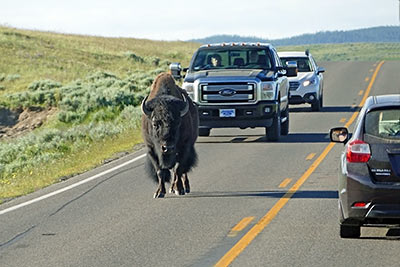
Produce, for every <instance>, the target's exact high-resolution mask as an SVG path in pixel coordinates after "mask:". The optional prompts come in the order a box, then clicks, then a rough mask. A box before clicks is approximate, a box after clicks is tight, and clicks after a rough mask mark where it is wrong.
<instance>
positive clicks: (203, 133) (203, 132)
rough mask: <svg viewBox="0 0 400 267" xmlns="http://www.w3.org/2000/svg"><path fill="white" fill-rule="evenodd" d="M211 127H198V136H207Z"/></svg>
mask: <svg viewBox="0 0 400 267" xmlns="http://www.w3.org/2000/svg"><path fill="white" fill-rule="evenodd" d="M210 130H211V128H199V136H209V135H210Z"/></svg>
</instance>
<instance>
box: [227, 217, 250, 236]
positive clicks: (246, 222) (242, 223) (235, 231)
mask: <svg viewBox="0 0 400 267" xmlns="http://www.w3.org/2000/svg"><path fill="white" fill-rule="evenodd" d="M252 220H254V217H245V218H243V219H242V220H241V221H240V222H238V224H236V225H235V226H234V227H233V228H232V230H231V231H230V232H229V234H228V236H229V237H234V236H236V235H237V234H238V233H239V232H240V231H242V230H243V229H244V228H246V226H247V225H249V223H251V221H252Z"/></svg>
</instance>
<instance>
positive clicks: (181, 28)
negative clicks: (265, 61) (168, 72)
mask: <svg viewBox="0 0 400 267" xmlns="http://www.w3.org/2000/svg"><path fill="white" fill-rule="evenodd" d="M0 25H3V26H10V27H15V28H22V29H32V30H42V31H52V32H60V33H72V34H84V35H95V36H104V37H131V38H144V39H153V40H168V41H172V40H183V41H185V40H189V39H194V38H203V37H208V36H211V35H217V34H236V35H241V36H254V37H260V38H265V39H272V40H273V39H278V38H285V37H292V36H296V35H301V34H304V33H316V32H320V31H335V30H352V29H360V28H369V27H375V26H393V25H399V0H247V1H243V0H242V1H237V0H201V1H192V0H179V1H177V0H155V1H151V0H147V1H146V0H141V1H137V0H108V1H105V0H67V1H65V0H60V1H57V0H0Z"/></svg>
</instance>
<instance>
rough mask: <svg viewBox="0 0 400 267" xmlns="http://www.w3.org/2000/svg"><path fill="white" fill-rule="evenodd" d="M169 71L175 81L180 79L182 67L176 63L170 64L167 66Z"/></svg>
mask: <svg viewBox="0 0 400 267" xmlns="http://www.w3.org/2000/svg"><path fill="white" fill-rule="evenodd" d="M169 70H170V73H171V74H172V76H173V77H174V79H175V80H180V79H182V74H181V71H182V67H181V64H180V63H178V62H174V63H171V64H170V65H169Z"/></svg>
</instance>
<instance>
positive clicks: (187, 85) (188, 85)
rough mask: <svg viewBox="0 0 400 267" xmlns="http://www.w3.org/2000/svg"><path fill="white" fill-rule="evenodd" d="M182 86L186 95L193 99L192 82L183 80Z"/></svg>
mask: <svg viewBox="0 0 400 267" xmlns="http://www.w3.org/2000/svg"><path fill="white" fill-rule="evenodd" d="M182 88H183V89H185V90H186V92H187V93H188V95H189V96H190V98H191V99H193V97H194V85H193V83H188V82H184V83H183V84H182Z"/></svg>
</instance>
